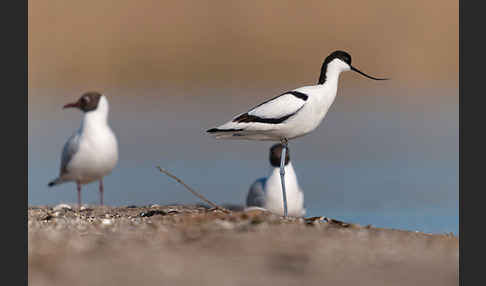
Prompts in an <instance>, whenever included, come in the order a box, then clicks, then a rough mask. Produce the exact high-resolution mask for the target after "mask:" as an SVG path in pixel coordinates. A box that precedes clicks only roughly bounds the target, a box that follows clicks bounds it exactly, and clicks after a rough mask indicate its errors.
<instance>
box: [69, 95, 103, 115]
mask: <svg viewBox="0 0 486 286" xmlns="http://www.w3.org/2000/svg"><path fill="white" fill-rule="evenodd" d="M100 98H101V94H100V93H99V92H96V91H89V92H86V93H83V95H81V97H80V98H79V99H78V101H76V102H73V103H68V104H66V105H64V108H79V109H80V110H82V111H83V112H88V111H91V110H95V109H96V108H98V103H99V102H100Z"/></svg>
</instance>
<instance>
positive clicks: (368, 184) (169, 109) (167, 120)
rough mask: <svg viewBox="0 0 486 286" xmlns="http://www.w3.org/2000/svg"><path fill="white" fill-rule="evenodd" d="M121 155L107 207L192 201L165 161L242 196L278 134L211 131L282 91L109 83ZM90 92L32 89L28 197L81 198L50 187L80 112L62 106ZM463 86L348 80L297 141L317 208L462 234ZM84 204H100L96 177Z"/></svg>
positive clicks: (187, 176)
mask: <svg viewBox="0 0 486 286" xmlns="http://www.w3.org/2000/svg"><path fill="white" fill-rule="evenodd" d="M106 91H107V93H108V96H109V100H110V107H111V113H110V123H111V125H112V127H113V129H114V131H115V133H116V134H117V137H118V139H119V147H120V160H119V163H118V166H117V167H116V169H115V170H114V171H113V173H112V174H111V175H110V176H108V177H106V178H105V203H106V204H109V205H133V204H135V205H147V204H152V203H158V204H172V203H194V202H198V200H197V198H195V197H194V196H192V195H191V194H190V193H189V192H187V191H186V190H185V189H184V188H183V187H182V186H181V185H179V184H177V183H176V182H175V181H173V180H172V179H170V178H168V177H167V176H165V175H164V174H161V173H159V171H157V170H156V168H155V167H156V166H158V165H160V166H162V167H164V168H166V169H168V170H169V171H171V172H172V173H174V174H176V175H177V176H179V177H181V178H182V179H183V180H184V181H185V182H186V183H187V184H189V185H190V186H192V187H193V188H195V189H197V190H199V191H200V192H201V193H203V194H204V195H206V196H207V197H208V198H210V199H211V200H213V201H215V202H217V203H221V204H223V203H233V204H241V203H243V202H244V200H245V196H246V192H247V190H248V187H249V185H250V184H251V183H252V182H253V180H255V179H256V178H258V177H262V176H265V175H266V174H267V173H268V172H269V168H270V167H269V164H268V159H267V157H268V149H269V147H270V146H271V145H272V143H270V142H251V141H218V140H215V139H213V138H211V137H209V136H207V135H206V134H205V132H204V130H206V129H207V128H210V127H213V126H215V125H217V124H219V123H222V122H224V121H226V120H229V119H230V118H231V117H232V116H233V115H235V114H237V113H239V112H241V111H246V110H247V109H249V108H250V107H252V106H253V105H255V104H256V103H258V102H260V101H262V100H265V99H267V98H269V97H271V96H273V95H274V94H278V92H279V91H281V90H280V89H279V88H266V89H264V88H262V89H253V90H251V94H252V95H251V96H250V95H249V92H248V89H246V90H239V89H216V88H200V89H191V90H183V89H164V90H142V89H126V90H115V89H108V90H106ZM80 92H81V90H74V89H73V90H65V89H31V90H30V91H29V131H28V132H29V134H28V137H29V149H28V152H29V162H28V168H29V169H28V171H29V181H28V184H29V190H28V201H29V205H46V204H47V205H54V204H57V203H61V202H67V203H73V202H75V201H76V192H75V185H74V184H72V183H68V184H64V185H61V186H59V187H55V188H48V187H47V182H48V181H49V180H50V179H52V178H54V177H56V176H57V172H58V168H59V157H60V152H61V150H62V147H63V144H64V142H65V140H66V139H67V138H68V136H69V135H71V133H72V132H73V131H74V129H75V128H78V126H79V123H80V119H81V114H80V112H76V111H74V110H69V111H68V110H62V109H61V107H62V105H63V104H65V103H66V102H69V101H72V100H73V99H76V98H77V96H78V94H79V93H80ZM458 133H459V128H458V89H457V87H452V88H430V87H429V88H413V89H412V88H409V89H406V88H396V87H395V88H394V87H390V86H387V87H382V88H376V87H373V88H371V87H362V88H354V89H352V88H348V89H345V88H340V91H339V94H338V97H337V99H336V102H335V103H334V105H333V106H332V107H331V110H330V111H329V113H328V115H327V117H326V119H325V120H324V121H323V124H321V126H320V127H319V128H318V129H317V130H316V131H315V132H313V133H311V134H309V135H307V136H305V137H302V138H299V139H296V140H293V141H291V142H290V152H291V158H292V161H293V164H294V167H295V169H296V172H297V175H298V178H299V181H300V184H301V186H302V188H303V190H304V194H305V206H306V208H307V215H308V216H318V215H319V216H320V215H322V216H327V217H331V218H335V219H340V220H345V221H351V222H354V223H359V224H362V225H367V224H372V225H374V226H377V227H387V228H398V229H408V230H418V231H424V232H431V233H443V232H453V233H455V234H458V232H459V203H458V202H459V184H458V182H459V167H458V164H459V161H458V160H459V155H458V154H459V150H458V140H459V135H458ZM83 202H85V203H93V204H96V203H97V202H98V192H97V184H96V183H93V184H90V185H87V186H85V187H84V192H83Z"/></svg>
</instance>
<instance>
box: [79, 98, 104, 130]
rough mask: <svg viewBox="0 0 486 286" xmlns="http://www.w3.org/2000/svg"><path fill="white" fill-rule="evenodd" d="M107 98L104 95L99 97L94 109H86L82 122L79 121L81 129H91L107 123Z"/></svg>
mask: <svg viewBox="0 0 486 286" xmlns="http://www.w3.org/2000/svg"><path fill="white" fill-rule="evenodd" d="M108 111H109V105H108V100H107V99H106V97H105V96H104V95H102V96H101V97H100V101H99V102H98V107H97V108H96V109H95V110H92V111H88V112H86V113H85V114H84V119H83V122H82V123H81V129H82V130H86V129H91V128H96V127H97V126H104V125H107V124H108Z"/></svg>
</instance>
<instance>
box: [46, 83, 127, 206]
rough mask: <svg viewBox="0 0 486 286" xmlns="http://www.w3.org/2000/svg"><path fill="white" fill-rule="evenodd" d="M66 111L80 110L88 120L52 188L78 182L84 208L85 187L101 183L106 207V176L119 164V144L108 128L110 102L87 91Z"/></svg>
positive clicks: (65, 151)
mask: <svg viewBox="0 0 486 286" xmlns="http://www.w3.org/2000/svg"><path fill="white" fill-rule="evenodd" d="M63 108H78V109H80V110H81V111H83V112H84V118H83V121H82V122H81V127H79V129H78V130H77V131H76V132H75V133H74V134H73V135H72V136H71V137H70V138H69V139H68V141H67V142H66V144H65V145H64V149H63V150H62V155H61V168H60V172H59V177H57V178H56V179H55V180H53V181H51V182H50V183H49V187H52V186H55V185H58V184H61V183H65V182H75V183H76V185H77V191H78V206H79V207H81V185H84V184H88V183H91V182H94V181H97V180H99V191H100V204H101V205H103V177H104V176H106V175H108V174H110V173H111V171H112V170H113V168H115V166H116V164H117V162H118V142H117V140H116V136H115V134H114V133H113V131H112V130H111V128H110V126H109V125H108V112H109V105H108V100H107V98H106V96H104V95H102V94H100V93H98V92H86V93H84V94H83V95H81V97H80V98H79V100H78V101H76V102H74V103H69V104H66V105H64V107H63Z"/></svg>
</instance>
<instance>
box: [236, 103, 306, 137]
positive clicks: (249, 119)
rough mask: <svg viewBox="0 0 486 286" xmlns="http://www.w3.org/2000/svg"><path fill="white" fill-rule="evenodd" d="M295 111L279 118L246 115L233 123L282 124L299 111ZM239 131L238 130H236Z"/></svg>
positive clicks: (237, 118) (242, 115)
mask: <svg viewBox="0 0 486 286" xmlns="http://www.w3.org/2000/svg"><path fill="white" fill-rule="evenodd" d="M301 108H302V107H301ZM301 108H299V109H297V110H296V111H295V112H294V113H291V114H288V115H285V116H282V117H279V118H264V117H258V116H255V115H249V114H248V113H244V114H241V115H240V116H238V117H236V118H235V119H233V122H237V123H252V122H254V123H268V124H279V123H282V122H284V121H285V120H287V119H289V118H290V117H292V116H293V115H295V114H296V113H297V112H299V110H300V109H301ZM238 131H239V130H238Z"/></svg>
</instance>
